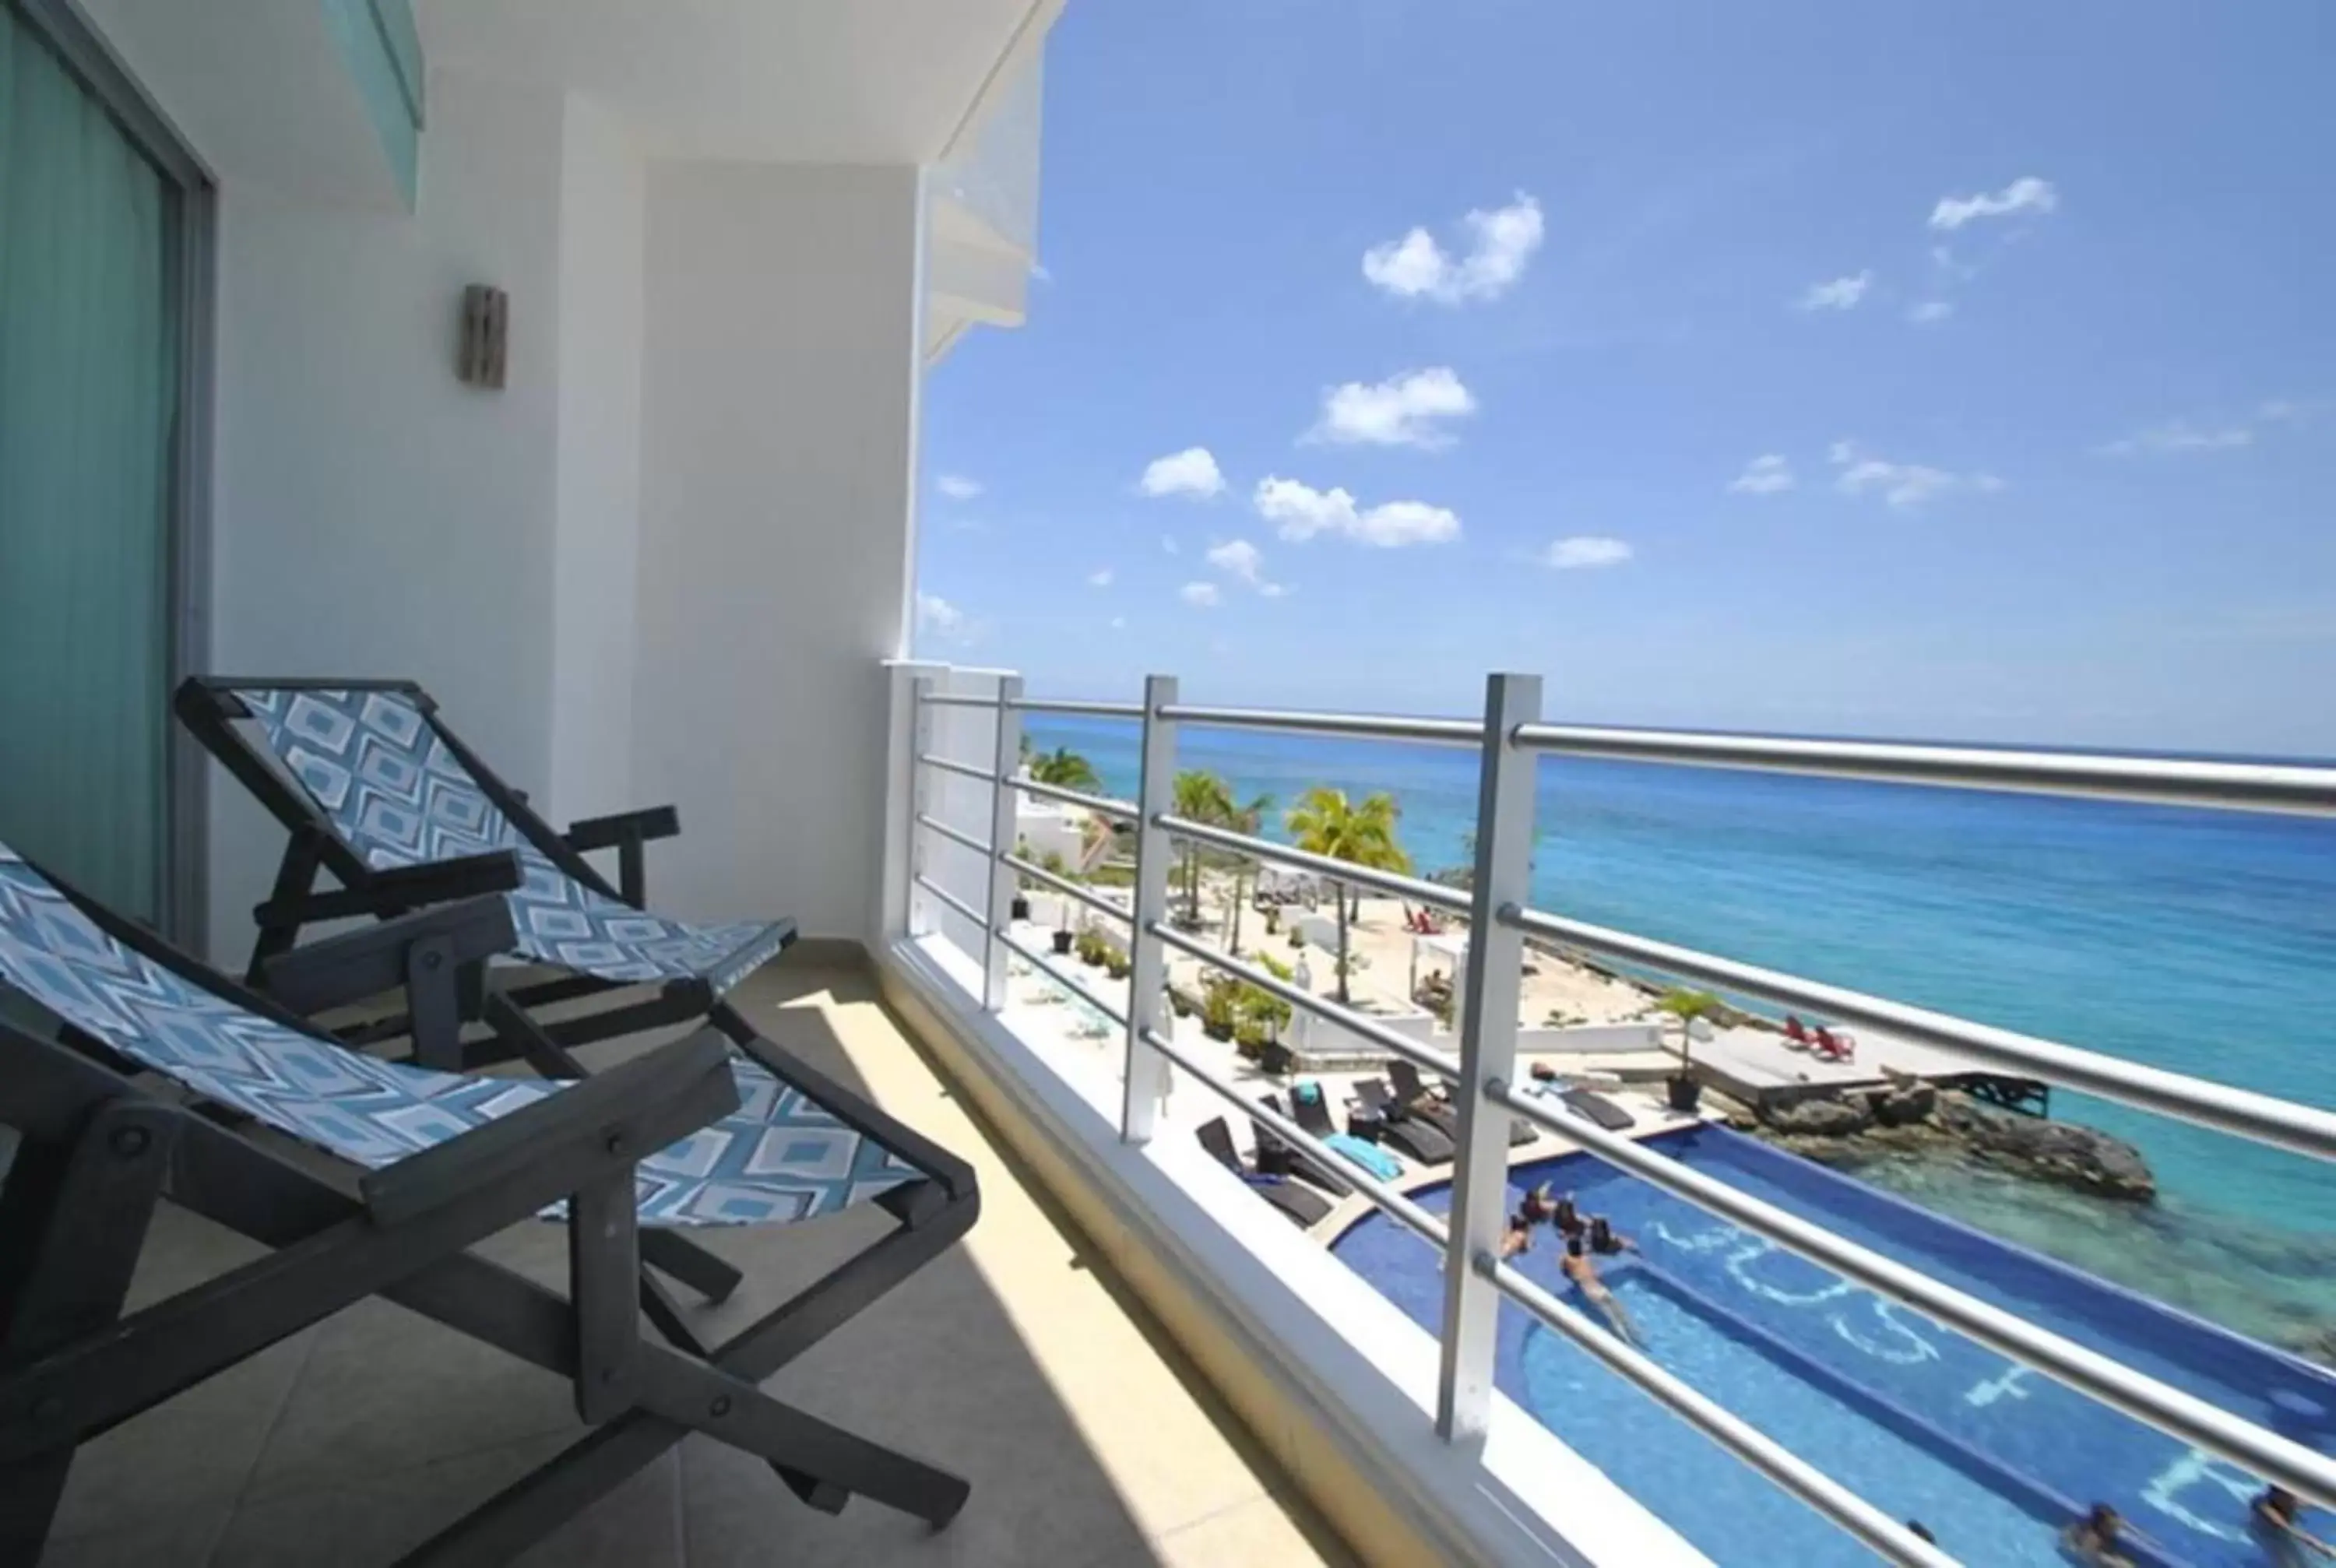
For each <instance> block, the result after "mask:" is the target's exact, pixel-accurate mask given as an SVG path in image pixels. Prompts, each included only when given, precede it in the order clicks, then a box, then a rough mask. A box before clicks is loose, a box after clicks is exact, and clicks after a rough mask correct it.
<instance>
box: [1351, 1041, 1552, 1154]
mask: <svg viewBox="0 0 2336 1568" xmlns="http://www.w3.org/2000/svg"><path fill="white" fill-rule="evenodd" d="M1387 1081H1388V1082H1390V1083H1391V1084H1393V1085H1394V1086H1395V1103H1396V1106H1397V1113H1398V1114H1399V1115H1402V1116H1403V1117H1404V1118H1406V1120H1410V1121H1424V1122H1426V1124H1427V1125H1429V1126H1431V1127H1434V1128H1435V1129H1436V1131H1437V1132H1439V1133H1442V1134H1443V1135H1445V1137H1446V1138H1449V1139H1451V1140H1452V1141H1453V1143H1454V1144H1458V1142H1459V1141H1460V1107H1459V1106H1457V1105H1454V1104H1453V1103H1452V1102H1451V1101H1450V1100H1448V1099H1445V1097H1444V1096H1441V1095H1438V1094H1436V1093H1435V1092H1434V1091H1432V1090H1430V1089H1429V1088H1428V1086H1427V1085H1426V1083H1425V1082H1424V1081H1423V1080H1422V1079H1421V1078H1420V1076H1419V1069H1418V1068H1417V1067H1416V1066H1412V1065H1411V1064H1410V1063H1409V1062H1406V1061H1405V1060H1404V1059H1403V1058H1402V1057H1397V1058H1396V1059H1395V1060H1394V1061H1391V1062H1389V1063H1388V1064H1387ZM1539 1135H1540V1134H1539V1133H1538V1131H1537V1130H1536V1129H1535V1128H1534V1126H1533V1124H1532V1123H1531V1122H1528V1121H1526V1120H1525V1119H1524V1118H1523V1116H1516V1117H1513V1118H1511V1119H1510V1122H1509V1146H1510V1147H1511V1148H1515V1147H1516V1146H1517V1145H1519V1144H1530V1143H1532V1142H1533V1139H1534V1138H1536V1137H1538V1136H1539Z"/></svg>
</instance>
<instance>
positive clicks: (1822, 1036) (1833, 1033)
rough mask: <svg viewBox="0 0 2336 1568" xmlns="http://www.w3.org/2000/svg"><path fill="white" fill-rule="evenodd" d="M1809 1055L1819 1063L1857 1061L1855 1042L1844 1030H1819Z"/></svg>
mask: <svg viewBox="0 0 2336 1568" xmlns="http://www.w3.org/2000/svg"><path fill="white" fill-rule="evenodd" d="M1810 1054H1811V1055H1813V1056H1815V1057H1816V1058H1817V1060H1819V1061H1821V1062H1850V1061H1855V1060H1856V1059H1857V1042H1856V1041H1855V1040H1853V1039H1851V1038H1850V1037H1849V1031H1848V1030H1846V1029H1841V1030H1835V1029H1823V1028H1821V1029H1819V1030H1818V1031H1817V1032H1816V1037H1815V1044H1814V1045H1813V1046H1812V1047H1811V1050H1810Z"/></svg>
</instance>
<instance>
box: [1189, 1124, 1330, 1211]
mask: <svg viewBox="0 0 2336 1568" xmlns="http://www.w3.org/2000/svg"><path fill="white" fill-rule="evenodd" d="M1193 1136H1194V1137H1196V1138H1198V1139H1199V1140H1200V1143H1201V1147H1202V1148H1203V1149H1206V1150H1207V1151H1208V1152H1209V1153H1210V1154H1212V1155H1214V1156H1215V1158H1216V1161H1217V1163H1218V1164H1221V1165H1222V1166H1224V1168H1225V1169H1227V1170H1228V1171H1231V1173H1232V1174H1234V1175H1236V1176H1239V1177H1240V1178H1241V1180H1242V1181H1244V1182H1247V1183H1249V1184H1250V1190H1251V1191H1252V1192H1254V1193H1256V1194H1257V1195H1258V1196H1259V1197H1260V1198H1263V1199H1264V1200H1265V1201H1266V1202H1267V1203H1271V1204H1272V1205H1273V1206H1274V1207H1275V1208H1277V1209H1279V1210H1280V1211H1281V1213H1282V1214H1283V1215H1284V1216H1285V1217H1286V1218H1288V1219H1289V1221H1290V1223H1292V1224H1294V1225H1296V1226H1298V1227H1299V1229H1300V1230H1303V1229H1305V1228H1306V1227H1307V1226H1309V1225H1311V1224H1313V1223H1314V1222H1316V1221H1318V1220H1319V1219H1321V1218H1322V1217H1323V1216H1324V1215H1325V1214H1328V1213H1329V1212H1330V1200H1329V1199H1328V1198H1326V1197H1324V1196H1323V1195H1322V1194H1321V1193H1318V1192H1316V1191H1314V1190H1313V1189H1312V1188H1311V1187H1308V1186H1305V1185H1302V1184H1301V1183H1299V1181H1298V1179H1297V1178H1296V1177H1294V1176H1277V1175H1268V1174H1264V1173H1263V1172H1260V1171H1259V1170H1258V1169H1257V1168H1256V1167H1255V1166H1253V1165H1247V1164H1242V1163H1241V1151H1240V1150H1239V1149H1236V1148H1235V1147H1233V1130H1232V1128H1231V1126H1230V1125H1227V1124H1226V1122H1225V1119H1224V1118H1223V1117H1222V1116H1217V1117H1214V1118H1212V1119H1211V1120H1210V1121H1207V1122H1204V1123H1202V1125H1200V1126H1199V1127H1197V1128H1195V1129H1194V1130H1193Z"/></svg>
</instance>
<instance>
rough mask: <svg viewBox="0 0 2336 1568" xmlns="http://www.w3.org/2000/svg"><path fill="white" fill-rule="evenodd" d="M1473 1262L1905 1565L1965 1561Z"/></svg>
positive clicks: (1532, 1292)
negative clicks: (1924, 1538)
mask: <svg viewBox="0 0 2336 1568" xmlns="http://www.w3.org/2000/svg"><path fill="white" fill-rule="evenodd" d="M1474 1266H1475V1270H1476V1272H1478V1273H1479V1274H1482V1275H1484V1277H1485V1278H1487V1279H1489V1280H1491V1281H1493V1283H1494V1284H1495V1285H1497V1286H1499V1287H1500V1289H1501V1290H1503V1291H1504V1292H1505V1293H1506V1294H1507V1295H1508V1297H1509V1299H1510V1300H1513V1301H1514V1302H1516V1303H1517V1305H1519V1306H1521V1307H1523V1309H1524V1310H1527V1311H1529V1312H1531V1313H1532V1314H1533V1316H1534V1317H1536V1318H1539V1319H1540V1320H1542V1321H1543V1323H1545V1324H1547V1325H1548V1326H1549V1327H1550V1328H1552V1329H1555V1330H1556V1331H1557V1332H1559V1333H1561V1334H1562V1335H1564V1336H1565V1337H1566V1338H1567V1339H1571V1340H1572V1341H1573V1342H1574V1343H1575V1344H1577V1345H1579V1346H1581V1347H1582V1349H1584V1350H1587V1351H1588V1352H1590V1354H1591V1356H1592V1357H1594V1358H1596V1359H1598V1360H1599V1361H1601V1362H1602V1363H1604V1365H1605V1367H1606V1369H1607V1370H1608V1371H1611V1372H1613V1373H1615V1374H1616V1375H1617V1376H1619V1377H1621V1378H1625V1379H1627V1380H1628V1381H1630V1382H1632V1383H1635V1384H1637V1385H1638V1387H1639V1389H1640V1392H1642V1393H1644V1394H1645V1395H1647V1396H1648V1397H1649V1398H1651V1399H1653V1400H1654V1401H1655V1402H1656V1403H1657V1404H1660V1405H1662V1406H1664V1407H1668V1408H1669V1410H1670V1412H1671V1413H1672V1414H1673V1415H1675V1416H1678V1417H1679V1418H1680V1419H1682V1420H1684V1421H1685V1422H1686V1423H1687V1424H1688V1425H1689V1426H1690V1427H1694V1428H1695V1429H1696V1430H1697V1431H1698V1432H1701V1433H1702V1434H1703V1435H1704V1436H1705V1437H1708V1438H1710V1439H1711V1440H1712V1441H1713V1442H1714V1443H1717V1444H1718V1445H1719V1446H1721V1447H1722V1448H1725V1449H1727V1450H1728V1452H1729V1453H1730V1454H1733V1455H1734V1456H1736V1457H1737V1458H1738V1459H1740V1460H1742V1461H1743V1462H1744V1463H1745V1464H1746V1465H1747V1466H1749V1467H1750V1468H1752V1469H1754V1470H1757V1471H1758V1472H1759V1473H1760V1474H1761V1475H1766V1476H1767V1478H1768V1479H1769V1480H1771V1481H1773V1482H1775V1483H1776V1485H1777V1486H1778V1487H1780V1488H1781V1489H1783V1490H1784V1491H1786V1492H1788V1493H1790V1494H1791V1495H1794V1496H1795V1497H1797V1498H1799V1499H1800V1500H1801V1501H1802V1502H1803V1503H1805V1504H1806V1505H1808V1506H1809V1507H1811V1508H1813V1509H1815V1511H1816V1512H1817V1513H1819V1514H1823V1515H1825V1518H1827V1519H1829V1520H1831V1521H1832V1522H1833V1523H1834V1524H1837V1525H1839V1526H1840V1527H1841V1528H1842V1529H1844V1530H1845V1531H1847V1532H1848V1533H1849V1534H1851V1535H1854V1536H1855V1537H1856V1538H1857V1539H1858V1540H1859V1541H1860V1542H1862V1543H1864V1544H1865V1545H1867V1546H1870V1547H1872V1548H1873V1549H1874V1551H1876V1552H1878V1553H1881V1554H1882V1555H1883V1557H1885V1558H1888V1559H1889V1560H1890V1561H1892V1562H1893V1563H1901V1564H1903V1565H1904V1568H1951V1565H1952V1564H1954V1563H1957V1562H1958V1561H1959V1560H1958V1559H1956V1558H1954V1557H1951V1556H1949V1555H1948V1554H1947V1553H1944V1552H1942V1551H1941V1550H1940V1549H1939V1548H1938V1547H1936V1546H1933V1545H1932V1544H1929V1543H1928V1542H1925V1541H1924V1540H1923V1539H1922V1537H1921V1536H1919V1535H1916V1534H1914V1533H1913V1532H1912V1531H1910V1530H1908V1529H1907V1528H1906V1527H1905V1526H1904V1525H1903V1524H1899V1523H1898V1521H1897V1520H1895V1519H1893V1518H1892V1517H1891V1516H1890V1515H1889V1514H1885V1513H1883V1511H1882V1510H1881V1509H1879V1508H1876V1507H1875V1506H1874V1505H1873V1504H1871V1503H1868V1502H1867V1501H1866V1500H1865V1499H1864V1498H1863V1497H1861V1496H1859V1495H1857V1494H1856V1493H1854V1492H1853V1491H1851V1490H1850V1489H1849V1488H1848V1487H1846V1486H1844V1485H1842V1484H1841V1483H1840V1482H1838V1481H1836V1480H1835V1479H1834V1478H1833V1477H1832V1476H1830V1475H1826V1474H1825V1472H1824V1471H1822V1470H1820V1469H1818V1468H1817V1467H1816V1466H1814V1465H1811V1464H1810V1463H1809V1462H1808V1461H1807V1460H1806V1459H1804V1458H1802V1457H1801V1456H1799V1455H1797V1454H1796V1453H1794V1452H1793V1451H1792V1450H1791V1449H1789V1448H1786V1446H1784V1445H1782V1444H1780V1443H1778V1442H1777V1441H1776V1439H1775V1438H1773V1437H1769V1436H1768V1434H1767V1433H1766V1432H1763V1431H1761V1430H1760V1429H1759V1428H1758V1427H1755V1426H1753V1425H1751V1424H1750V1423H1749V1422H1747V1421H1746V1420H1744V1419H1743V1418H1742V1417H1738V1416H1737V1415H1736V1413H1735V1412H1733V1411H1731V1410H1729V1409H1728V1407H1725V1406H1723V1405H1720V1404H1718V1403H1717V1402H1715V1401H1713V1400H1712V1399H1710V1398H1707V1397H1706V1396H1705V1395H1704V1394H1703V1393H1702V1392H1700V1391H1699V1390H1698V1389H1697V1388H1695V1387H1694V1386H1693V1385H1691V1384H1689V1383H1687V1382H1685V1381H1683V1380H1682V1379H1680V1378H1677V1377H1675V1376H1673V1375H1672V1374H1671V1373H1670V1372H1669V1371H1668V1370H1666V1369H1665V1368H1663V1366H1662V1365H1661V1364H1660V1362H1658V1361H1655V1360H1654V1359H1651V1358H1650V1357H1648V1356H1646V1355H1643V1354H1641V1353H1640V1351H1638V1350H1636V1349H1632V1348H1631V1347H1630V1346H1629V1345H1628V1344H1626V1343H1624V1342H1623V1341H1622V1340H1621V1339H1620V1338H1618V1337H1617V1336H1615V1335H1613V1334H1611V1333H1609V1332H1607V1331H1606V1330H1605V1329H1601V1328H1600V1327H1598V1326H1597V1325H1596V1324H1594V1323H1592V1322H1591V1320H1589V1319H1587V1318H1585V1317H1583V1316H1582V1314H1581V1313H1579V1312H1577V1311H1575V1310H1573V1309H1572V1308H1571V1307H1569V1306H1567V1305H1566V1304H1565V1303H1564V1302H1562V1301H1561V1300H1558V1299H1557V1298H1556V1297H1554V1296H1552V1295H1551V1294H1550V1293H1549V1292H1548V1291H1547V1290H1543V1289H1542V1288H1541V1287H1540V1286H1539V1285H1537V1284H1535V1283H1534V1282H1533V1281H1531V1280H1529V1279H1527V1278H1526V1277H1525V1276H1524V1275H1523V1274H1521V1273H1519V1272H1518V1271H1516V1270H1515V1269H1514V1268H1512V1267H1510V1266H1509V1265H1508V1264H1506V1263H1504V1262H1501V1261H1498V1260H1496V1259H1494V1258H1492V1257H1490V1256H1489V1255H1484V1254H1480V1255H1479V1256H1477V1257H1476V1258H1475V1260H1474Z"/></svg>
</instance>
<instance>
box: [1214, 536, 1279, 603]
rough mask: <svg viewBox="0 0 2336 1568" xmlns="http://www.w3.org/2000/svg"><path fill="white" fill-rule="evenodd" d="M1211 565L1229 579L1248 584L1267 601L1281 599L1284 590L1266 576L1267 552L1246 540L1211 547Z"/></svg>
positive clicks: (1234, 540) (1231, 541) (1230, 540)
mask: <svg viewBox="0 0 2336 1568" xmlns="http://www.w3.org/2000/svg"><path fill="white" fill-rule="evenodd" d="M1208 560H1209V564H1210V565H1211V566H1213V567H1215V568H1216V569H1217V570H1219V571H1222V572H1223V573H1224V574H1225V575H1226V576H1227V577H1230V578H1233V579H1236V580H1238V581H1241V582H1244V583H1247V584H1248V585H1249V586H1250V587H1251V588H1252V589H1256V590H1257V591H1258V592H1259V593H1260V594H1262V595H1264V596H1265V597H1266V598H1267V599H1280V597H1281V595H1282V592H1283V589H1282V587H1281V585H1280V583H1278V582H1270V581H1268V580H1267V579H1266V575H1265V552H1264V551H1263V550H1260V549H1258V548H1257V546H1255V545H1253V544H1251V542H1250V541H1247V540H1245V539H1229V540H1227V541H1225V542H1224V543H1222V544H1212V545H1211V546H1210V547H1209V556H1208Z"/></svg>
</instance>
